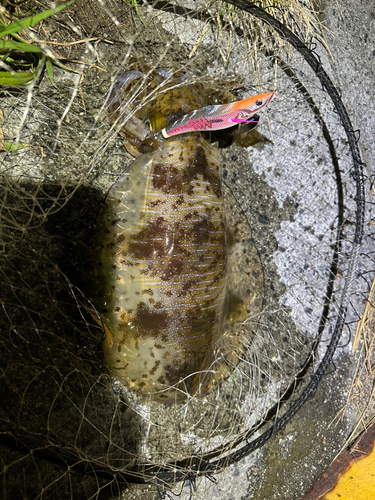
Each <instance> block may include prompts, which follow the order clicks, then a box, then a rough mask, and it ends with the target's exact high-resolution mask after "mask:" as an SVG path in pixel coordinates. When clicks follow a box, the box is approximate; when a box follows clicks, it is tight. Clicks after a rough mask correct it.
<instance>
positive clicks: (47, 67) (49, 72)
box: [46, 57, 56, 87]
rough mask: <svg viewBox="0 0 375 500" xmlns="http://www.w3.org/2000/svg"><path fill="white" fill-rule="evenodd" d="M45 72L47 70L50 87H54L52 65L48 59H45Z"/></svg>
mask: <svg viewBox="0 0 375 500" xmlns="http://www.w3.org/2000/svg"><path fill="white" fill-rule="evenodd" d="M46 70H47V75H48V78H49V79H50V80H51V83H52V85H53V86H54V87H56V85H55V82H54V79H53V64H52V61H51V58H50V57H47V58H46Z"/></svg>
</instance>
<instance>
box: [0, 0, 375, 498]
mask: <svg viewBox="0 0 375 500" xmlns="http://www.w3.org/2000/svg"><path fill="white" fill-rule="evenodd" d="M51 5H52V4H50V3H49V2H47V1H43V2H38V9H41V10H45V9H47V8H49V7H51ZM33 6H34V3H33V2H29V3H27V2H25V3H24V4H23V5H22V12H21V11H15V12H13V15H16V14H17V15H20V14H21V13H22V15H27V13H28V12H30V11H29V10H28V9H29V8H32V7H33ZM301 11H302V12H303V13H304V16H305V17H301V15H300V12H301ZM306 12H307V14H306ZM9 13H10V14H9V15H11V14H12V10H11V9H10V11H9ZM271 14H272V15H274V16H275V17H277V18H278V19H280V20H282V21H283V22H285V23H286V25H288V26H289V27H290V28H291V29H293V30H294V32H296V33H297V34H298V35H299V36H300V37H301V38H302V39H303V40H305V41H307V42H308V43H310V47H312V45H311V44H312V39H311V37H312V33H313V32H314V33H315V40H321V39H322V38H321V36H320V35H319V31H318V27H317V25H314V23H315V22H316V21H315V20H314V19H315V18H314V17H312V16H313V15H312V14H311V13H310V11H308V10H306V5H304V4H303V3H301V4H299V3H295V4H293V5H292V7H290V6H289V9H288V10H282V8H281V7H277V8H276V7H275V8H273V9H271ZM306 17H307V19H308V20H310V24H306V22H307V21H306ZM311 23H313V24H311ZM24 36H25V37H27V38H28V39H31V40H33V41H34V42H33V43H36V44H40V45H41V46H43V47H46V46H47V47H48V48H47V49H45V50H47V51H48V50H51V51H52V52H53V53H54V54H55V55H56V56H58V58H59V60H60V61H62V62H64V63H66V64H70V66H71V68H73V69H74V72H68V71H64V70H62V69H59V68H57V67H55V69H54V85H53V84H52V83H51V81H50V80H49V79H48V78H47V77H46V76H44V77H43V78H39V79H36V80H35V81H33V82H32V83H31V85H29V86H28V87H26V88H17V89H16V90H14V89H13V88H4V89H3V90H2V95H1V111H2V122H1V124H0V125H1V130H2V135H3V137H4V138H5V139H6V140H7V142H8V143H9V144H10V143H11V144H13V145H20V144H21V145H22V147H14V148H13V150H12V151H9V150H3V151H1V152H0V155H1V160H0V162H1V165H0V168H1V171H0V174H1V184H0V189H1V201H0V222H1V226H0V231H1V232H0V242H1V255H0V258H1V274H0V306H1V308H0V321H1V327H0V332H1V337H0V342H1V349H0V356H1V386H0V387H1V389H0V390H1V395H0V400H1V402H2V403H1V408H0V430H1V453H0V456H1V461H2V492H3V493H2V498H4V499H13V498H28V499H30V498H33V499H34V498H35V499H41V498H43V499H47V498H48V499H53V498H59V499H62V498H67V499H68V498H101V499H102V498H119V497H120V495H121V492H122V490H123V488H124V487H125V485H126V484H128V483H130V482H135V483H143V482H154V483H155V482H157V483H158V484H159V485H161V484H166V485H167V487H168V486H170V485H172V484H173V483H174V481H177V480H183V479H186V480H190V481H193V482H194V477H195V475H196V474H197V471H201V472H202V473H203V472H206V473H210V474H212V473H215V472H217V471H220V470H222V469H224V468H225V466H226V465H227V464H228V463H231V462H233V461H236V460H238V459H239V458H241V457H242V456H243V455H245V454H246V453H248V452H249V451H251V450H249V449H248V448H246V443H247V442H248V441H249V439H250V438H251V437H252V436H253V435H259V434H261V433H262V432H264V431H267V429H270V426H271V424H272V421H273V419H274V417H275V415H277V416H278V417H279V418H282V416H283V415H285V414H287V412H288V411H289V410H290V408H292V406H293V404H294V402H295V401H297V400H298V396H299V395H300V394H301V392H302V391H303V389H304V387H305V386H306V384H307V383H308V381H309V380H310V376H311V375H312V374H313V373H314V371H315V369H316V368H317V366H318V365H319V362H320V360H321V359H322V357H323V356H324V353H325V349H326V345H327V343H328V342H329V340H330V338H331V335H332V332H334V331H335V330H336V329H337V328H338V327H337V324H338V320H339V324H340V317H341V316H342V317H343V318H344V316H343V311H344V310H345V312H346V313H347V317H346V324H345V327H344V329H343V336H342V339H343V340H342V342H343V343H345V342H346V341H348V340H349V335H350V330H351V329H352V328H353V327H352V326H351V325H354V324H355V323H356V321H357V320H358V312H360V311H361V310H362V309H363V306H362V295H361V294H362V293H366V292H367V291H368V283H367V282H366V281H365V280H360V281H359V282H357V281H358V280H357V281H356V282H355V287H354V288H355V293H354V294H352V295H351V296H350V300H348V295H347V290H348V285H350V284H352V281H353V269H354V268H353V265H354V264H356V263H355V262H354V260H355V259H354V258H355V257H356V256H357V255H356V245H357V244H358V223H359V222H358V191H357V185H356V181H357V184H358V181H359V179H358V176H357V177H356V172H355V171H354V170H353V160H352V157H351V155H350V149H349V145H348V140H347V137H346V135H345V131H344V129H343V127H342V117H340V116H339V115H338V114H337V113H335V112H334V111H333V107H332V101H331V100H330V97H329V95H328V93H327V92H326V91H325V90H323V89H322V87H321V85H320V83H319V81H318V79H317V78H316V75H315V73H314V71H313V70H312V69H311V68H310V66H309V65H308V64H307V62H306V61H305V59H304V58H303V57H302V56H300V55H299V54H298V53H297V51H295V50H294V49H293V48H292V46H291V45H290V44H289V43H288V42H287V41H285V40H284V39H283V38H282V37H280V35H277V33H276V32H275V31H273V30H272V28H271V27H270V26H269V25H268V24H266V23H264V22H263V21H262V20H261V19H258V18H257V17H254V16H251V15H249V14H246V13H245V12H243V11H241V10H236V9H234V8H232V7H229V8H228V6H227V8H226V9H224V7H223V4H221V3H220V2H211V3H204V2H195V1H192V2H189V3H187V2H181V4H177V3H176V4H172V3H169V2H148V3H145V4H142V3H137V4H135V2H126V1H115V0H111V1H106V2H104V1H99V0H90V1H87V0H82V1H79V0H77V1H76V2H75V3H74V4H73V5H71V6H70V7H69V8H68V9H66V10H64V11H62V12H61V13H59V14H58V15H57V16H54V17H52V18H50V19H48V20H45V21H43V22H41V23H39V24H37V25H35V26H34V27H33V28H32V29H30V30H28V32H27V33H25V34H24ZM43 44H44V45H43ZM45 44H47V45H45ZM47 53H49V52H47ZM134 57H136V58H137V60H138V61H141V62H142V63H146V64H147V65H148V66H149V67H150V68H151V69H152V70H153V71H160V72H164V73H163V74H167V73H165V72H166V71H168V70H170V69H171V68H172V74H173V72H174V71H180V72H182V73H183V74H187V75H189V78H192V79H193V80H194V82H195V83H199V84H201V85H203V86H206V87H212V88H213V89H214V90H213V92H212V98H214V95H215V91H216V90H217V89H220V91H222V88H223V86H224V87H226V88H230V89H231V91H232V92H233V93H234V94H235V96H236V97H238V98H239V99H240V98H244V97H247V96H248V95H253V94H256V93H259V92H263V91H270V90H275V89H277V91H278V98H277V100H275V101H274V102H273V103H272V105H271V106H270V108H269V110H267V112H266V113H265V114H264V116H263V118H262V121H261V124H260V126H259V128H258V132H259V134H260V135H259V137H258V140H257V142H256V144H255V145H253V146H252V147H250V148H241V147H239V146H236V145H232V146H230V147H229V148H226V149H223V150H222V151H221V169H222V178H223V182H224V191H225V195H224V196H225V204H226V209H227V212H228V217H229V221H230V226H231V227H234V228H236V231H237V234H238V235H240V237H238V239H237V240H236V241H237V243H238V245H237V246H236V245H234V248H233V249H232V254H233V256H234V257H233V260H232V266H233V268H234V270H233V273H234V276H236V278H235V279H236V280H237V281H238V283H240V285H238V286H241V287H245V288H247V287H249V289H251V290H253V289H256V290H257V294H258V297H260V299H261V300H260V301H259V304H260V305H259V304H258V306H259V307H257V308H255V309H251V310H249V311H248V316H247V318H246V319H245V320H244V321H242V322H241V324H236V325H235V327H233V328H234V330H233V331H230V332H229V333H227V335H237V336H238V337H239V338H240V339H241V342H242V344H243V348H242V350H241V351H240V354H238V356H239V358H240V359H239V360H238V362H236V363H235V366H233V367H232V369H231V374H230V376H229V377H228V379H227V380H226V381H225V382H223V384H221V385H220V386H219V387H218V388H217V389H216V390H214V391H213V392H212V393H211V394H209V395H208V396H207V397H205V398H204V399H198V398H195V397H191V398H188V399H187V401H186V402H184V403H181V404H176V405H171V406H164V405H160V404H158V403H155V402H151V401H148V400H144V399H143V398H141V397H139V396H138V395H137V394H132V393H131V392H129V391H127V390H126V389H124V388H122V387H121V386H119V384H118V383H116V382H115V383H114V381H113V380H112V379H111V377H110V375H109V374H108V372H107V369H106V366H105V363H104V359H103V353H102V340H103V332H102V330H101V328H100V326H99V325H97V324H96V323H95V321H94V320H93V319H92V317H91V316H90V314H89V313H88V312H87V307H88V299H87V297H88V296H89V291H88V290H86V289H85V285H84V283H85V278H84V276H85V275H86V274H87V273H89V272H90V258H89V254H90V238H92V235H93V233H95V231H96V219H97V216H98V213H99V212H100V207H101V205H102V203H103V199H104V197H105V194H106V192H107V191H108V189H109V188H110V187H111V185H112V184H113V182H114V181H115V180H116V179H117V178H118V176H119V175H120V174H121V173H122V172H123V170H124V168H125V167H126V166H127V165H129V164H130V163H131V162H132V161H133V160H132V158H131V156H130V155H129V154H128V153H127V152H126V151H125V149H124V147H123V142H122V140H121V138H120V137H119V136H118V134H117V133H116V130H115V128H114V127H113V125H112V124H111V123H110V119H109V112H108V104H109V102H108V98H109V94H110V91H111V89H112V88H113V84H114V78H115V76H116V75H117V74H119V73H121V72H124V71H126V70H127V68H128V66H129V64H130V61H133V60H134V59H133V58H134ZM168 78H171V80H170V81H171V82H172V77H169V76H167V82H168ZM173 84H175V83H173ZM179 85H184V83H183V81H181V83H180V84H179ZM215 89H216V90H215ZM142 99H143V101H142V103H141V104H145V103H146V102H147V97H144V98H142ZM8 149H9V148H8ZM370 216H371V214H370V215H368V217H370ZM237 243H236V244H237ZM353 259H354V260H353ZM360 265H361V271H362V272H363V273H365V272H367V270H368V269H371V259H367V260H366V259H364V260H363V259H362V260H361V261H360ZM354 267H355V266H354ZM343 297H344V299H345V304H342V300H343ZM343 308H344V309H343ZM257 433H258V434H257ZM271 433H272V432H271ZM160 487H161V486H160ZM155 491H156V490H155ZM160 495H162V493H160Z"/></svg>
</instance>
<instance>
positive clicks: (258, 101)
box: [255, 99, 263, 106]
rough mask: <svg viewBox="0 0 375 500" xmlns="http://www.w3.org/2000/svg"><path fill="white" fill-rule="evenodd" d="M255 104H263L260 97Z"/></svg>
mask: <svg viewBox="0 0 375 500" xmlns="http://www.w3.org/2000/svg"><path fill="white" fill-rule="evenodd" d="M255 104H256V105H257V106H261V105H262V104H263V101H262V99H258V100H257V101H256V102H255Z"/></svg>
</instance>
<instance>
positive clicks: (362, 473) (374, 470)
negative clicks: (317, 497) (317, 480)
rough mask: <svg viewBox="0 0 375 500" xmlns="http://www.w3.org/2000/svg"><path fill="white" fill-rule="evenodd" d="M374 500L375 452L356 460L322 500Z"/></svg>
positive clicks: (372, 451)
mask: <svg viewBox="0 0 375 500" xmlns="http://www.w3.org/2000/svg"><path fill="white" fill-rule="evenodd" d="M373 499H375V450H374V448H372V450H371V452H370V454H369V455H367V456H365V457H363V458H357V459H356V460H355V461H354V462H352V463H351V465H350V467H349V469H348V470H347V471H346V472H345V473H344V474H343V475H342V476H341V477H340V479H339V480H338V481H337V483H336V486H335V487H334V488H333V490H331V491H329V492H327V493H326V494H325V495H324V497H323V498H322V500H373Z"/></svg>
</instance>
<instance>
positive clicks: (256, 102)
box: [162, 92, 276, 139]
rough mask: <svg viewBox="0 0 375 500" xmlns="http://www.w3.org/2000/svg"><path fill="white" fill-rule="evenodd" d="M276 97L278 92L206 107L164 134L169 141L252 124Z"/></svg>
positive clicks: (186, 117) (166, 129)
mask: <svg viewBox="0 0 375 500" xmlns="http://www.w3.org/2000/svg"><path fill="white" fill-rule="evenodd" d="M275 97H276V92H266V93H265V94H259V95H257V96H254V97H248V98H247V99H243V100H242V101H236V102H232V103H229V104H219V105H215V106H212V105H211V106H206V107H204V108H201V109H197V110H194V111H191V112H190V113H187V114H186V115H184V116H183V117H182V118H180V119H179V120H177V121H176V122H174V123H173V124H172V125H171V126H170V127H168V128H163V130H162V134H163V136H164V137H165V138H166V139H167V138H168V137H172V136H174V135H177V134H183V133H186V132H194V131H199V132H203V131H214V130H223V129H226V128H229V127H233V126H234V125H235V124H237V123H252V120H250V118H251V117H252V116H254V115H255V114H256V113H258V112H259V111H260V110H261V109H262V108H264V107H265V106H267V105H268V104H269V103H270V102H271V101H272V100H273V99H274V98H275Z"/></svg>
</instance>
